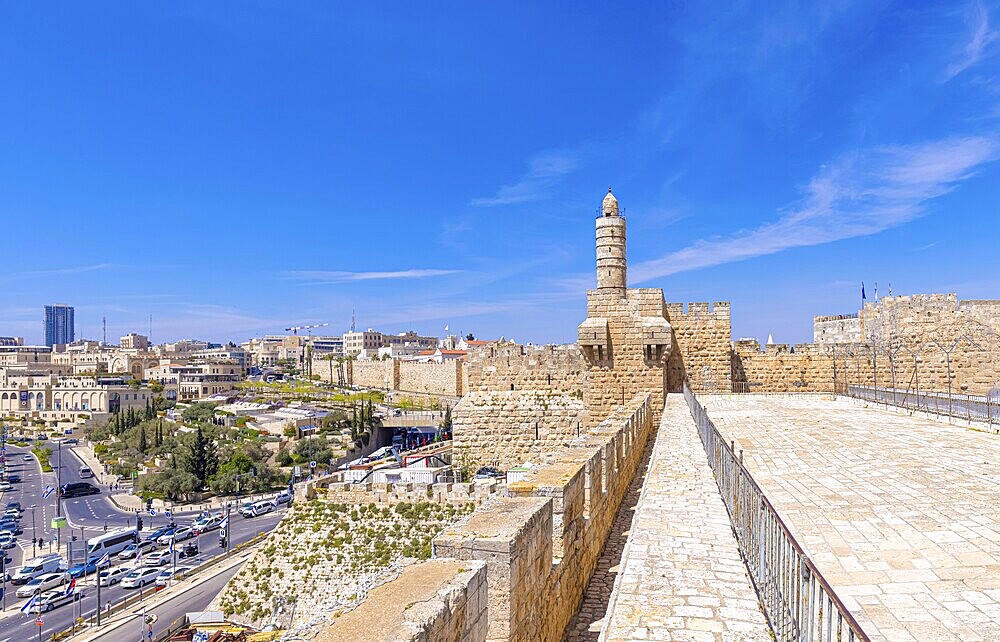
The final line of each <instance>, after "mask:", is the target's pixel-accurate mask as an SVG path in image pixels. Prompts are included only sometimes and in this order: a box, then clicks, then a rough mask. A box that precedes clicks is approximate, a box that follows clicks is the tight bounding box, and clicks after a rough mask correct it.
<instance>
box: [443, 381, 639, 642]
mask: <svg viewBox="0 0 1000 642" xmlns="http://www.w3.org/2000/svg"><path fill="white" fill-rule="evenodd" d="M652 426H653V411H652V398H651V396H650V395H648V394H647V395H642V396H636V397H634V398H632V399H631V400H629V401H627V403H626V404H625V405H624V406H622V407H619V408H617V409H615V410H614V411H613V412H612V413H611V415H610V416H609V417H608V418H607V419H605V420H604V421H602V422H601V423H600V424H598V425H597V426H596V427H594V428H592V429H591V430H589V431H586V432H584V433H582V434H581V435H580V436H579V437H578V438H574V439H572V440H570V441H569V442H568V443H567V444H566V445H565V446H564V447H563V448H560V449H552V450H550V452H549V454H548V456H547V457H545V458H544V459H543V460H542V463H540V464H539V465H538V466H537V467H536V468H535V469H534V470H533V471H531V472H530V473H529V474H528V475H527V476H526V477H525V478H524V479H523V480H521V481H520V482H515V483H513V484H511V485H510V487H509V493H510V495H511V497H509V498H499V499H497V500H495V502H494V503H491V504H489V505H487V506H486V507H484V509H483V510H482V511H480V512H477V513H475V514H473V516H472V517H470V518H469V520H468V521H467V522H466V523H464V524H459V525H456V526H453V527H450V528H448V529H446V530H445V531H444V532H443V533H442V534H441V535H440V536H438V537H437V538H436V539H435V540H434V555H435V556H447V557H455V558H458V559H477V560H482V561H485V562H486V563H487V582H488V585H489V602H490V610H489V619H490V629H489V636H488V637H489V639H490V640H541V641H549V640H551V641H555V640H561V639H562V636H563V633H564V631H565V629H566V626H567V624H568V623H569V621H570V620H571V618H572V617H573V615H574V613H575V612H576V610H577V608H578V607H579V604H580V601H581V599H582V597H583V592H584V590H585V588H586V586H587V582H588V581H589V579H590V577H591V575H592V574H593V571H594V568H595V566H596V563H597V559H598V557H599V556H600V553H601V549H602V548H603V546H604V542H605V541H606V539H607V535H608V532H609V530H610V528H611V525H612V523H613V521H614V518H615V514H616V513H617V510H618V507H619V505H620V504H621V501H622V498H623V496H624V494H625V492H626V491H627V489H628V487H629V483H630V481H631V479H632V477H633V476H634V475H635V472H636V469H637V467H638V465H639V462H640V460H641V457H642V451H643V448H644V447H645V444H646V441H647V440H648V438H649V435H650V433H651V432H652Z"/></svg>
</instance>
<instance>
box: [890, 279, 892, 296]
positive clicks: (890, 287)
mask: <svg viewBox="0 0 1000 642" xmlns="http://www.w3.org/2000/svg"><path fill="white" fill-rule="evenodd" d="M889 296H892V281H889Z"/></svg>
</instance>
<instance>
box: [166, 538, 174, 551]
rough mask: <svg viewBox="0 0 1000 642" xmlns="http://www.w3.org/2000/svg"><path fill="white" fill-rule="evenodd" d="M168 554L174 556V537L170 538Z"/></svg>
mask: <svg viewBox="0 0 1000 642" xmlns="http://www.w3.org/2000/svg"><path fill="white" fill-rule="evenodd" d="M167 552H168V553H170V554H171V555H173V554H174V538H173V537H171V538H170V546H168V547H167Z"/></svg>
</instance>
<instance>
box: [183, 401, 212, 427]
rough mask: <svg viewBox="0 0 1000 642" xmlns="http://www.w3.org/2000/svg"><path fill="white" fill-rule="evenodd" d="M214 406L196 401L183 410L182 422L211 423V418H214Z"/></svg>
mask: <svg viewBox="0 0 1000 642" xmlns="http://www.w3.org/2000/svg"><path fill="white" fill-rule="evenodd" d="M215 405H216V404H214V403H209V402H207V401H197V402H195V403H193V404H191V405H190V406H188V407H187V408H185V409H184V412H182V413H181V417H182V418H183V419H184V421H189V422H191V423H196V424H208V423H212V418H213V417H215Z"/></svg>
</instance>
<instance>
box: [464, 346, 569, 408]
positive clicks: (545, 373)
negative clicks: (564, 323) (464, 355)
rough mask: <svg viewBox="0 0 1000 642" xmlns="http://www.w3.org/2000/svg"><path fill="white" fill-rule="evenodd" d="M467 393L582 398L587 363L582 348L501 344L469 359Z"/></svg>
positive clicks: (483, 350) (473, 352) (477, 351)
mask: <svg viewBox="0 0 1000 642" xmlns="http://www.w3.org/2000/svg"><path fill="white" fill-rule="evenodd" d="M465 373H466V377H465V390H466V392H499V391H505V390H507V391H509V390H514V391H517V390H542V391H548V392H557V393H562V394H568V395H581V396H582V394H583V388H584V385H585V382H586V377H587V362H586V361H585V360H584V358H583V352H582V351H581V350H580V348H579V346H577V345H575V344H571V345H546V346H525V345H518V344H513V343H501V344H495V345H490V346H486V347H483V348H478V349H476V350H473V351H471V352H470V353H469V355H468V363H467V364H466V367H465Z"/></svg>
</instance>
